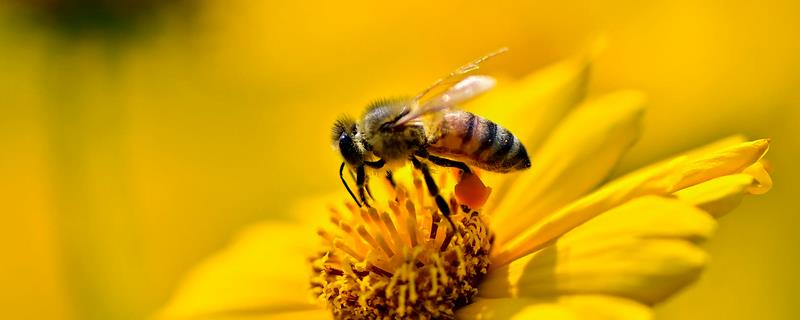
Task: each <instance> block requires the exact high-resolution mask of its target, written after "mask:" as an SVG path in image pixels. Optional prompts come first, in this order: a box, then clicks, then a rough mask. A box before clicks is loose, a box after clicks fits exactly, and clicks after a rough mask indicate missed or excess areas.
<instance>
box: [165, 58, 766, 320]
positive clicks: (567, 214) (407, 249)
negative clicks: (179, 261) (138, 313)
mask: <svg viewBox="0 0 800 320" xmlns="http://www.w3.org/2000/svg"><path fill="white" fill-rule="evenodd" d="M589 60H590V59H586V58H576V59H572V60H568V61H565V62H562V63H559V64H557V65H554V66H551V67H549V68H547V69H545V70H543V71H540V72H538V73H535V74H533V75H530V76H528V77H526V78H524V79H522V80H520V81H517V82H515V83H509V84H501V85H500V86H499V87H500V88H499V89H498V90H496V92H494V93H492V94H490V95H488V96H486V97H483V98H481V99H479V100H478V101H476V102H475V105H474V106H472V107H471V108H473V110H474V111H476V113H478V114H481V115H484V116H486V117H487V118H489V119H493V120H495V121H496V122H497V123H500V124H502V125H504V126H505V127H508V128H510V129H511V131H512V132H514V133H515V134H516V135H517V136H518V137H520V138H521V139H522V141H523V142H524V143H525V145H526V147H527V148H528V150H529V152H530V154H531V155H532V156H531V159H532V161H533V167H532V168H531V169H529V170H527V171H524V172H522V173H519V174H508V175H484V176H483V179H484V180H485V181H486V182H487V184H488V185H490V186H492V187H493V189H494V190H493V193H492V196H491V197H490V199H489V202H488V203H487V204H486V205H485V206H484V207H483V208H482V209H481V212H480V213H477V212H476V211H473V210H454V211H459V213H458V214H454V215H453V216H452V219H453V221H454V222H455V225H456V226H457V228H456V230H458V232H457V233H453V232H452V230H453V229H451V227H450V225H449V224H447V223H444V221H445V220H439V219H438V218H437V216H436V215H435V214H434V213H435V212H436V210H435V209H434V204H433V203H432V201H431V199H430V198H428V196H427V195H426V193H425V191H424V189H423V188H422V186H421V185H422V183H421V182H420V181H419V178H418V177H417V178H414V176H413V175H412V174H411V173H409V172H405V173H403V172H400V173H397V177H398V187H397V188H396V189H395V188H392V187H391V186H389V185H388V184H386V186H385V187H382V186H381V185H379V183H375V182H373V192H374V196H375V199H376V202H375V210H359V209H357V208H356V207H355V206H354V205H353V204H352V203H350V204H349V205H345V204H343V205H339V206H336V205H333V206H328V204H330V203H334V204H335V203H343V202H342V200H343V199H348V200H349V198H346V197H347V195H346V194H345V193H341V192H340V193H337V194H336V195H335V196H326V197H322V199H315V200H310V201H305V202H303V203H300V204H298V206H297V208H295V212H296V213H297V215H296V216H297V221H294V222H292V223H284V222H265V223H262V224H259V225H255V226H253V227H251V228H249V229H247V230H245V231H244V232H243V233H242V234H241V235H239V237H238V238H237V239H235V240H234V241H233V243H232V244H231V245H230V246H229V247H227V248H225V249H224V250H222V251H221V252H219V253H218V254H216V255H214V256H212V257H210V258H209V259H208V260H206V261H205V262H203V263H201V264H200V265H198V266H197V267H196V268H195V269H194V270H193V271H192V272H191V273H189V274H188V276H187V277H186V279H185V280H184V281H183V283H182V284H181V285H180V286H179V288H178V290H177V291H176V293H175V294H174V296H173V297H172V299H171V301H170V302H169V303H168V304H167V305H166V306H165V307H164V308H163V309H162V310H161V311H160V312H159V313H158V314H157V315H156V317H157V318H163V319H182V318H191V319H198V318H199V319H206V318H223V319H254V318H263V319H322V318H331V317H332V315H340V316H348V315H350V316H364V315H373V316H375V315H393V316H408V317H413V318H417V317H420V316H424V317H438V318H452V317H455V318H457V319H509V318H519V319H527V318H531V319H586V318H591V319H648V318H651V317H652V312H651V306H652V305H654V304H656V303H658V302H661V301H663V300H664V299H665V298H667V297H669V296H670V295H672V294H673V293H675V292H676V291H678V290H679V289H681V288H683V287H685V286H686V285H688V284H690V283H691V282H692V281H694V280H695V279H696V278H697V277H698V275H699V274H700V272H701V270H702V269H703V267H704V265H705V264H706V260H707V257H706V254H705V253H704V251H703V250H702V249H701V248H700V247H699V246H698V244H699V243H700V242H702V241H704V240H706V239H707V238H709V237H710V236H711V234H712V232H713V231H714V229H715V227H716V221H715V220H714V218H717V217H720V216H721V215H723V214H725V213H727V212H728V211H730V210H731V209H732V208H734V207H735V206H736V205H737V204H738V202H739V201H740V200H741V198H742V197H743V196H744V195H746V194H761V193H764V192H766V191H767V190H768V189H769V188H770V187H771V180H770V177H769V174H768V173H767V170H766V163H765V162H764V161H763V160H762V157H763V155H764V154H765V153H766V152H767V148H768V145H769V141H768V140H755V141H745V139H743V138H742V137H739V136H733V137H729V138H726V139H722V140H720V141H717V142H715V143H712V144H709V145H707V146H704V147H701V148H698V149H696V150H692V151H689V152H686V153H685V154H682V155H680V156H677V157H674V158H672V159H667V160H665V161H662V162H659V163H656V164H653V165H650V166H648V167H645V168H643V169H640V170H637V171H634V172H631V173H628V174H626V175H624V176H622V177H619V178H616V179H614V180H612V181H608V182H606V179H607V178H608V176H609V174H610V172H611V171H612V169H613V168H614V166H615V164H616V163H617V162H618V161H619V160H620V158H621V157H622V156H623V154H624V153H625V151H626V150H627V149H628V148H629V147H630V146H631V145H632V144H633V142H634V141H635V140H636V139H637V137H638V136H639V131H640V123H641V120H642V116H643V111H644V102H645V99H644V97H643V95H642V94H640V93H638V92H635V91H620V92H616V93H611V94H607V95H604V96H600V97H596V98H592V99H588V100H586V101H584V94H585V91H586V90H585V89H586V88H585V87H586V83H587V82H588V81H587V79H588V70H589V64H590V63H589ZM443 171H444V172H445V173H443V174H440V175H439V179H440V180H439V183H440V185H441V186H442V190H443V194H444V195H445V197H446V198H449V199H450V201H451V205H452V206H453V208H454V209H458V208H459V205H458V202H457V200H456V199H455V197H453V196H451V194H452V192H453V188H454V187H453V185H454V183H455V181H454V180H455V179H453V178H452V176H450V175H449V174H447V171H446V170H443ZM376 180H377V179H376ZM336 199H338V200H336ZM437 221H438V223H437ZM317 226H322V227H323V228H322V229H320V230H317V231H315V228H316V227H317ZM317 235H318V236H317ZM313 297H317V298H318V299H316V300H314V299H312V298H313Z"/></svg>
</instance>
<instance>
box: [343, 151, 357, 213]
mask: <svg viewBox="0 0 800 320" xmlns="http://www.w3.org/2000/svg"><path fill="white" fill-rule="evenodd" d="M343 172H344V161H343V162H342V165H341V166H339V178H341V179H342V184H344V188H345V189H347V193H349V194H350V196H351V197H353V201H355V202H356V204H357V205H358V207H359V208H361V202H358V200H356V195H355V194H353V191H352V190H350V186H348V185H347V181H346V180H344V176H343V175H342V173H343Z"/></svg>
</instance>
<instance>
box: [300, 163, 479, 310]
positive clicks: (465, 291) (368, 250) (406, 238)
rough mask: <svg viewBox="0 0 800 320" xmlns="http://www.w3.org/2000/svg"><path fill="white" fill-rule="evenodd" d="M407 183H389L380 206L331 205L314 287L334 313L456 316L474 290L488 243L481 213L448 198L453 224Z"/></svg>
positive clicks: (416, 181)
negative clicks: (455, 312)
mask: <svg viewBox="0 0 800 320" xmlns="http://www.w3.org/2000/svg"><path fill="white" fill-rule="evenodd" d="M447 178H448V177H447V176H446V175H445V174H442V176H441V178H440V179H439V182H440V185H445V184H443V183H442V182H445V180H446V179H447ZM411 185H412V187H411V188H410V189H408V188H407V187H406V186H405V185H403V184H402V183H397V184H396V186H394V187H393V186H391V185H389V184H388V183H387V184H386V187H385V188H386V190H387V191H388V192H387V193H386V194H387V195H388V197H389V198H390V199H384V202H383V203H384V204H385V205H381V204H380V203H378V202H379V201H374V203H373V204H372V207H371V208H358V207H357V206H356V205H355V204H353V203H350V202H348V203H345V205H344V206H342V207H341V208H334V207H332V208H330V210H329V211H330V219H329V222H330V223H328V224H327V225H326V226H325V227H323V228H321V229H320V230H319V231H318V235H319V237H320V238H321V239H322V243H323V247H322V250H320V251H319V253H318V255H316V256H315V257H313V258H312V259H311V261H312V263H311V265H312V269H313V273H312V277H311V288H312V291H313V294H314V295H315V297H316V298H318V299H320V300H322V301H324V302H325V303H326V304H327V305H328V308H329V309H330V310H331V311H332V313H333V315H334V317H335V318H337V319H395V318H413V319H453V318H454V317H455V314H454V310H455V309H457V308H458V307H460V306H463V305H466V304H467V303H469V302H470V301H471V299H472V298H473V296H475V294H476V293H477V292H478V289H477V284H478V283H479V282H480V280H481V278H482V277H483V276H484V275H485V274H486V272H487V271H488V268H489V253H490V250H491V245H492V242H493V236H492V234H491V232H490V230H489V228H488V227H487V224H486V223H485V222H484V220H483V217H482V215H481V214H480V213H479V212H478V211H475V210H471V209H469V208H468V207H467V206H465V205H462V204H460V203H459V202H458V200H456V197H454V196H450V197H449V199H450V207H451V212H452V214H451V216H450V217H451V220H452V221H453V224H452V225H451V224H450V223H449V222H448V221H447V219H444V218H443V217H442V216H441V214H440V213H439V211H438V210H437V209H436V207H435V204H434V202H433V201H432V199H429V198H428V197H429V196H428V194H427V190H425V189H423V184H422V183H421V182H420V180H419V178H418V177H416V178H415V179H414V183H413V184H411ZM442 190H443V191H444V190H445V189H442ZM454 227H455V228H454Z"/></svg>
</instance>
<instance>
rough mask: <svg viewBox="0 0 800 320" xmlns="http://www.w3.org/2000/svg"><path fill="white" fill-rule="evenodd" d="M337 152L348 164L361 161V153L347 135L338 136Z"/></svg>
mask: <svg viewBox="0 0 800 320" xmlns="http://www.w3.org/2000/svg"><path fill="white" fill-rule="evenodd" d="M339 151H340V152H341V153H342V157H344V160H345V161H347V162H348V163H350V164H354V163H359V162H360V160H359V159H361V152H359V150H358V148H357V147H356V143H355V141H353V138H351V137H350V136H349V135H348V134H347V133H342V135H340V136H339Z"/></svg>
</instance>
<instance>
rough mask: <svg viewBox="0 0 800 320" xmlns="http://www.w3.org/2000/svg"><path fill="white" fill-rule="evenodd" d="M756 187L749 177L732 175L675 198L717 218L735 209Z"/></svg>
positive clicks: (751, 177)
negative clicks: (750, 190)
mask: <svg viewBox="0 0 800 320" xmlns="http://www.w3.org/2000/svg"><path fill="white" fill-rule="evenodd" d="M756 185H757V182H756V179H755V178H753V176H751V175H748V174H744V173H740V174H732V175H727V176H722V177H719V178H715V179H711V180H709V181H706V182H703V183H701V184H698V185H695V186H691V187H689V188H686V189H683V190H680V191H678V192H676V193H675V196H676V197H678V199H681V200H684V201H686V202H688V203H691V204H694V205H695V206H697V207H698V208H701V209H703V210H705V211H706V212H708V213H709V214H711V215H712V216H714V217H715V218H718V217H721V216H723V215H725V214H726V213H728V212H730V211H731V210H733V209H734V208H736V206H738V205H739V203H740V202H741V201H742V198H743V197H744V195H745V194H746V193H747V192H748V190H749V189H751V188H754V187H755V186H756Z"/></svg>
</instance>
